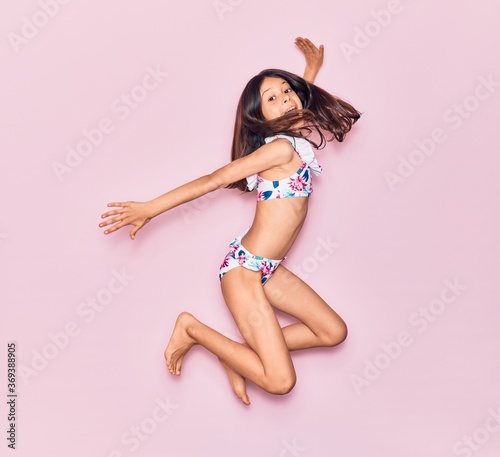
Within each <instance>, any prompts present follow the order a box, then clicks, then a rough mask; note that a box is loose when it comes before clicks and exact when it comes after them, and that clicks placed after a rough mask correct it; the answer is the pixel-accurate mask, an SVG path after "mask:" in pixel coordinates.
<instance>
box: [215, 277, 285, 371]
mask: <svg viewBox="0 0 500 457" xmlns="http://www.w3.org/2000/svg"><path fill="white" fill-rule="evenodd" d="M261 277H262V274H261V272H260V271H251V270H248V269H246V268H243V267H238V268H234V269H232V270H230V271H228V272H227V273H226V274H225V275H224V277H223V278H222V281H221V288H222V294H223V296H224V300H225V301H226V304H227V307H228V308H229V311H230V312H231V314H232V316H233V318H234V320H235V322H236V325H237V326H238V329H239V330H240V332H241V335H242V336H243V338H244V339H245V341H246V342H247V343H248V345H249V346H250V347H251V348H252V349H253V350H254V351H255V352H256V353H257V354H258V355H259V357H260V359H261V361H262V363H263V365H264V367H265V368H266V367H268V368H269V369H277V370H280V369H283V368H288V369H290V368H292V362H291V358H290V354H289V352H288V349H287V346H286V342H285V338H284V336H283V332H282V330H281V327H280V325H279V322H278V319H277V318H276V315H275V313H274V310H273V308H272V306H271V304H270V303H269V300H268V299H267V297H266V295H265V293H264V289H263V286H262V283H261Z"/></svg>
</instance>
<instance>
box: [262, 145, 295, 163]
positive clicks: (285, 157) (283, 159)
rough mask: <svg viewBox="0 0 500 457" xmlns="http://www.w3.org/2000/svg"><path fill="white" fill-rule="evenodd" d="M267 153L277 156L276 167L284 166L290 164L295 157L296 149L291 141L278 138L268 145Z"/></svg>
mask: <svg viewBox="0 0 500 457" xmlns="http://www.w3.org/2000/svg"><path fill="white" fill-rule="evenodd" d="M267 146H268V149H267V151H266V152H267V153H268V154H272V155H273V156H275V163H276V165H282V164H284V163H288V162H290V160H292V159H293V157H294V156H295V149H294V148H293V146H292V144H291V143H290V141H288V140H287V139H285V138H276V139H275V140H273V141H271V142H269V143H267Z"/></svg>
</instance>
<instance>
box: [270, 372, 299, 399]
mask: <svg viewBox="0 0 500 457" xmlns="http://www.w3.org/2000/svg"><path fill="white" fill-rule="evenodd" d="M296 381H297V378H296V376H295V374H293V375H290V376H282V377H276V378H273V379H269V380H268V382H266V384H265V390H266V391H267V392H269V393H270V394H274V395H285V394H287V393H289V392H290V391H291V390H292V389H293V388H294V386H295V383H296Z"/></svg>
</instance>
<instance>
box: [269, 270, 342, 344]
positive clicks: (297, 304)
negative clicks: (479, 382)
mask: <svg viewBox="0 0 500 457" xmlns="http://www.w3.org/2000/svg"><path fill="white" fill-rule="evenodd" d="M263 290H264V293H265V295H266V297H267V299H268V301H269V302H270V303H271V305H272V306H274V307H275V308H276V309H279V310H280V311H283V312H284V313H286V314H289V315H291V316H293V317H295V318H296V319H298V320H300V321H301V322H303V323H304V324H306V325H307V326H308V327H309V328H310V329H311V330H312V331H313V332H314V333H315V334H316V335H318V334H320V333H323V332H324V333H330V332H331V330H332V328H338V329H339V330H342V331H346V330H347V327H346V324H345V322H344V321H343V319H342V318H341V317H340V316H339V315H338V314H337V313H336V312H335V311H334V310H333V309H332V308H331V307H330V306H328V304H327V303H326V302H325V301H324V300H323V299H322V298H321V297H320V296H319V295H318V294H317V293H316V292H315V291H314V290H313V289H312V288H311V287H310V286H308V285H307V284H306V283H305V282H304V281H302V279H300V278H299V277H298V276H296V275H295V274H293V273H292V272H291V271H290V270H288V269H287V268H285V267H284V266H283V265H282V264H281V265H280V266H279V267H278V268H277V269H276V271H275V272H274V274H273V276H272V277H271V278H270V279H269V280H268V281H267V283H266V285H265V287H264V288H263Z"/></svg>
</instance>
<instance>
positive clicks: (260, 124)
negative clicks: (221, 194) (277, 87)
mask: <svg viewBox="0 0 500 457" xmlns="http://www.w3.org/2000/svg"><path fill="white" fill-rule="evenodd" d="M267 77H275V78H283V79H284V80H285V81H287V82H288V84H289V85H290V87H291V88H292V89H293V91H294V92H295V93H296V94H297V96H298V97H299V99H300V101H301V102H302V108H303V109H302V110H293V111H291V112H290V113H287V114H284V115H283V116H280V117H278V118H276V119H273V120H271V121H267V120H266V119H265V118H264V116H263V114H262V106H261V97H260V86H261V85H262V82H263V81H264V79H265V78H267ZM360 116H361V113H360V112H358V111H357V110H356V109H355V108H354V107H352V106H351V105H350V104H349V103H347V102H345V101H343V100H341V99H340V98H338V97H335V96H334V95H331V94H329V93H328V92H326V91H325V90H323V89H321V88H320V87H318V86H316V85H314V84H312V83H309V82H307V81H306V80H305V79H303V78H301V77H300V76H297V75H295V74H293V73H289V72H288V71H284V70H276V69H269V70H263V71H261V72H260V73H259V74H258V75H257V76H254V77H253V78H252V79H251V80H250V81H249V82H248V83H247V85H246V87H245V89H244V90H243V93H242V94H241V97H240V101H239V103H238V107H237V109H236V121H235V124H234V133H233V144H232V148H231V160H236V159H239V158H241V157H244V156H247V155H248V154H251V153H252V152H253V151H255V150H256V149H258V148H260V147H261V146H262V145H264V144H265V138H267V137H269V136H273V135H277V134H283V135H290V136H295V137H301V138H307V139H308V140H309V141H310V142H311V144H312V145H313V146H314V147H315V148H317V149H320V148H322V147H324V146H325V144H326V142H327V141H332V140H334V139H336V140H337V141H343V140H344V137H345V135H346V134H347V132H349V130H351V127H352V125H353V124H354V123H355V122H356V121H357V120H358V119H359V118H360ZM299 121H301V127H300V128H297V127H295V128H294V127H293V126H294V125H296V124H297V123H298V122H299ZM313 131H314V132H317V133H318V135H319V144H318V143H315V142H313V141H312V140H311V139H310V135H311V134H312V132H313ZM323 132H330V133H331V134H332V136H331V137H330V138H326V137H325V135H324V133H323ZM227 187H229V188H237V189H239V190H242V191H247V190H248V189H247V182H246V180H245V179H242V180H240V181H236V182H234V183H232V184H229V186H227Z"/></svg>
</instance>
